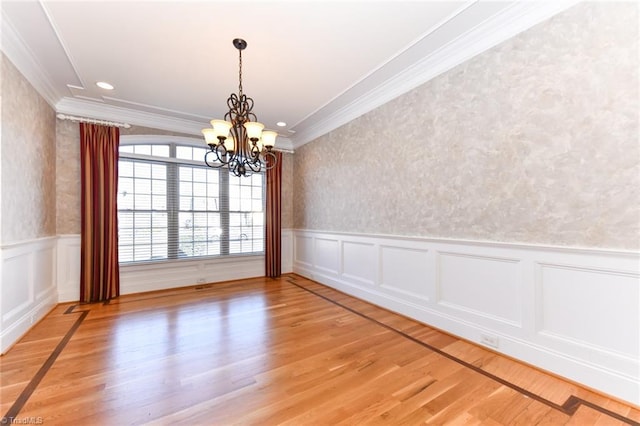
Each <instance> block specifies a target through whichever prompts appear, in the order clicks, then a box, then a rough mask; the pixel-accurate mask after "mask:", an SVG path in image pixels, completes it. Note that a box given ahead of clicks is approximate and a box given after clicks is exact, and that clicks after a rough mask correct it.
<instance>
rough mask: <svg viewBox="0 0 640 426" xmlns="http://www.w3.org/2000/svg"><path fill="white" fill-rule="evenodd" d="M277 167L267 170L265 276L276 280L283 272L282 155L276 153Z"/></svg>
mask: <svg viewBox="0 0 640 426" xmlns="http://www.w3.org/2000/svg"><path fill="white" fill-rule="evenodd" d="M274 154H275V155H276V165H275V166H274V167H273V168H272V169H270V170H267V229H266V238H265V250H264V255H265V256H264V258H265V275H266V276H267V277H271V278H276V277H279V276H280V272H281V267H280V264H281V258H282V256H281V250H280V248H281V237H280V235H281V234H280V231H281V221H280V211H281V208H280V205H281V195H280V194H281V193H282V153H281V152H277V151H276V152H274Z"/></svg>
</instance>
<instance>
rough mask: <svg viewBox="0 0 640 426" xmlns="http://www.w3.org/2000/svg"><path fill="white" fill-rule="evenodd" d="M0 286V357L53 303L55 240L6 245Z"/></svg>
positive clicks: (2, 248) (47, 239)
mask: <svg viewBox="0 0 640 426" xmlns="http://www.w3.org/2000/svg"><path fill="white" fill-rule="evenodd" d="M0 250H1V252H2V268H1V269H2V282H1V285H0V353H5V352H6V351H7V350H8V349H9V348H10V347H11V345H13V344H14V343H15V342H16V341H18V339H20V337H21V336H22V335H24V334H25V333H26V332H27V331H28V330H29V328H31V326H32V325H33V324H35V323H36V322H38V321H39V320H40V319H42V318H43V317H44V316H45V315H46V314H47V313H48V312H49V311H50V310H51V308H53V307H54V306H55V304H56V303H57V301H58V300H57V299H58V296H57V294H56V281H55V274H56V237H45V238H38V239H35V240H29V241H21V242H17V243H12V244H6V245H3V246H2V247H1V249H0Z"/></svg>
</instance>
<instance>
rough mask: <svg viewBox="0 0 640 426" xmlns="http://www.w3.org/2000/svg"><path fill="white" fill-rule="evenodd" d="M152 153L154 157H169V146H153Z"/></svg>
mask: <svg viewBox="0 0 640 426" xmlns="http://www.w3.org/2000/svg"><path fill="white" fill-rule="evenodd" d="M151 152H152V153H153V156H154V157H168V156H169V145H153V146H152V147H151Z"/></svg>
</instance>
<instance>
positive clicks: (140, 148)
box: [134, 145, 151, 155]
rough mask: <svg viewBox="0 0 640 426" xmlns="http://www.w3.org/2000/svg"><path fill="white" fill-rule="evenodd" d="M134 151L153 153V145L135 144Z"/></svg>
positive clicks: (146, 153)
mask: <svg viewBox="0 0 640 426" xmlns="http://www.w3.org/2000/svg"><path fill="white" fill-rule="evenodd" d="M134 152H135V153H136V154H145V155H151V145H134Z"/></svg>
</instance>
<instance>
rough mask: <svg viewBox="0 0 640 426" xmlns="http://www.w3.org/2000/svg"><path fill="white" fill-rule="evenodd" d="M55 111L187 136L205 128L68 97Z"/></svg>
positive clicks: (196, 133)
mask: <svg viewBox="0 0 640 426" xmlns="http://www.w3.org/2000/svg"><path fill="white" fill-rule="evenodd" d="M55 109H56V112H57V113H63V114H71V115H79V116H82V117H88V118H95V119H99V120H109V121H121V122H123V123H129V124H131V125H136V126H144V127H151V128H154V129H159V130H167V131H172V132H178V133H185V134H188V135H198V136H200V135H201V134H202V133H201V130H202V128H203V127H205V126H206V124H204V123H201V122H198V121H192V120H185V119H181V118H175V117H170V116H168V115H160V114H154V113H151V112H145V111H138V110H134V109H130V108H123V107H118V106H114V105H108V104H104V103H99V102H93V101H88V100H84V99H77V98H69V97H65V98H62V99H61V100H60V101H59V102H58V103H57V104H56V105H55Z"/></svg>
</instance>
